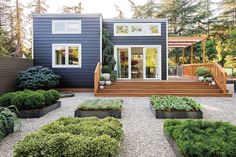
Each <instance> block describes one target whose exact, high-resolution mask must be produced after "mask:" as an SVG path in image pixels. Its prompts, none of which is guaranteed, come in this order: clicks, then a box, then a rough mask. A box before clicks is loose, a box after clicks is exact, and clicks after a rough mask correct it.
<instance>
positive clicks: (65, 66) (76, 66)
mask: <svg viewBox="0 0 236 157" xmlns="http://www.w3.org/2000/svg"><path fill="white" fill-rule="evenodd" d="M56 46H65V47H66V51H65V63H66V64H65V65H57V64H55V47H56ZM69 46H74V47H78V48H79V56H78V57H79V64H78V65H68V57H69V56H68V47H69ZM81 50H82V46H81V44H52V67H53V68H81V67H82V51H81Z"/></svg>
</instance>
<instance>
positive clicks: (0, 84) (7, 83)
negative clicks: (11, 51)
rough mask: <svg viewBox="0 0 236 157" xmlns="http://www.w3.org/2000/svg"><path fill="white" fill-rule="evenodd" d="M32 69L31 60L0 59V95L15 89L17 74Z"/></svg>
mask: <svg viewBox="0 0 236 157" xmlns="http://www.w3.org/2000/svg"><path fill="white" fill-rule="evenodd" d="M30 67H33V60H32V59H23V58H15V57H0V95H1V94H4V93H6V92H10V91H15V90H16V89H17V82H16V78H17V74H18V72H20V71H23V70H26V69H28V68H30Z"/></svg>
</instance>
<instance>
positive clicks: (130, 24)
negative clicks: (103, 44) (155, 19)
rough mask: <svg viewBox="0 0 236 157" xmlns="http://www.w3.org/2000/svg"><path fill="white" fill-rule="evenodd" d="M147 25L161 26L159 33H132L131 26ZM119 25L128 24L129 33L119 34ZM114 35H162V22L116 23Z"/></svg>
mask: <svg viewBox="0 0 236 157" xmlns="http://www.w3.org/2000/svg"><path fill="white" fill-rule="evenodd" d="M136 25H140V26H146V25H157V26H158V27H159V33H140V34H134V33H133V34H132V33H130V30H131V26H136ZM117 26H128V33H127V34H125V33H124V34H117ZM113 30H114V36H161V23H114V29H113Z"/></svg>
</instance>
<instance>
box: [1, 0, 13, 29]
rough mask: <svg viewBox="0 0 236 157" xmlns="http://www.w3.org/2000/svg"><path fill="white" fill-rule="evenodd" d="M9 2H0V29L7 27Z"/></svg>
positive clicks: (2, 0) (5, 0)
mask: <svg viewBox="0 0 236 157" xmlns="http://www.w3.org/2000/svg"><path fill="white" fill-rule="evenodd" d="M10 2H11V0H0V27H7V24H8V16H9V14H10V11H11V6H10Z"/></svg>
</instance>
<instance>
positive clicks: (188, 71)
mask: <svg viewBox="0 0 236 157" xmlns="http://www.w3.org/2000/svg"><path fill="white" fill-rule="evenodd" d="M202 66H203V67H206V68H208V69H210V71H211V73H212V75H213V78H214V80H215V82H216V83H217V85H218V86H219V87H220V88H221V90H222V91H223V93H226V92H227V90H226V82H227V74H226V72H225V70H224V69H223V68H222V67H221V66H220V65H219V64H218V63H200V64H185V65H183V75H184V76H190V77H196V76H197V75H196V70H197V68H199V67H202Z"/></svg>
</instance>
